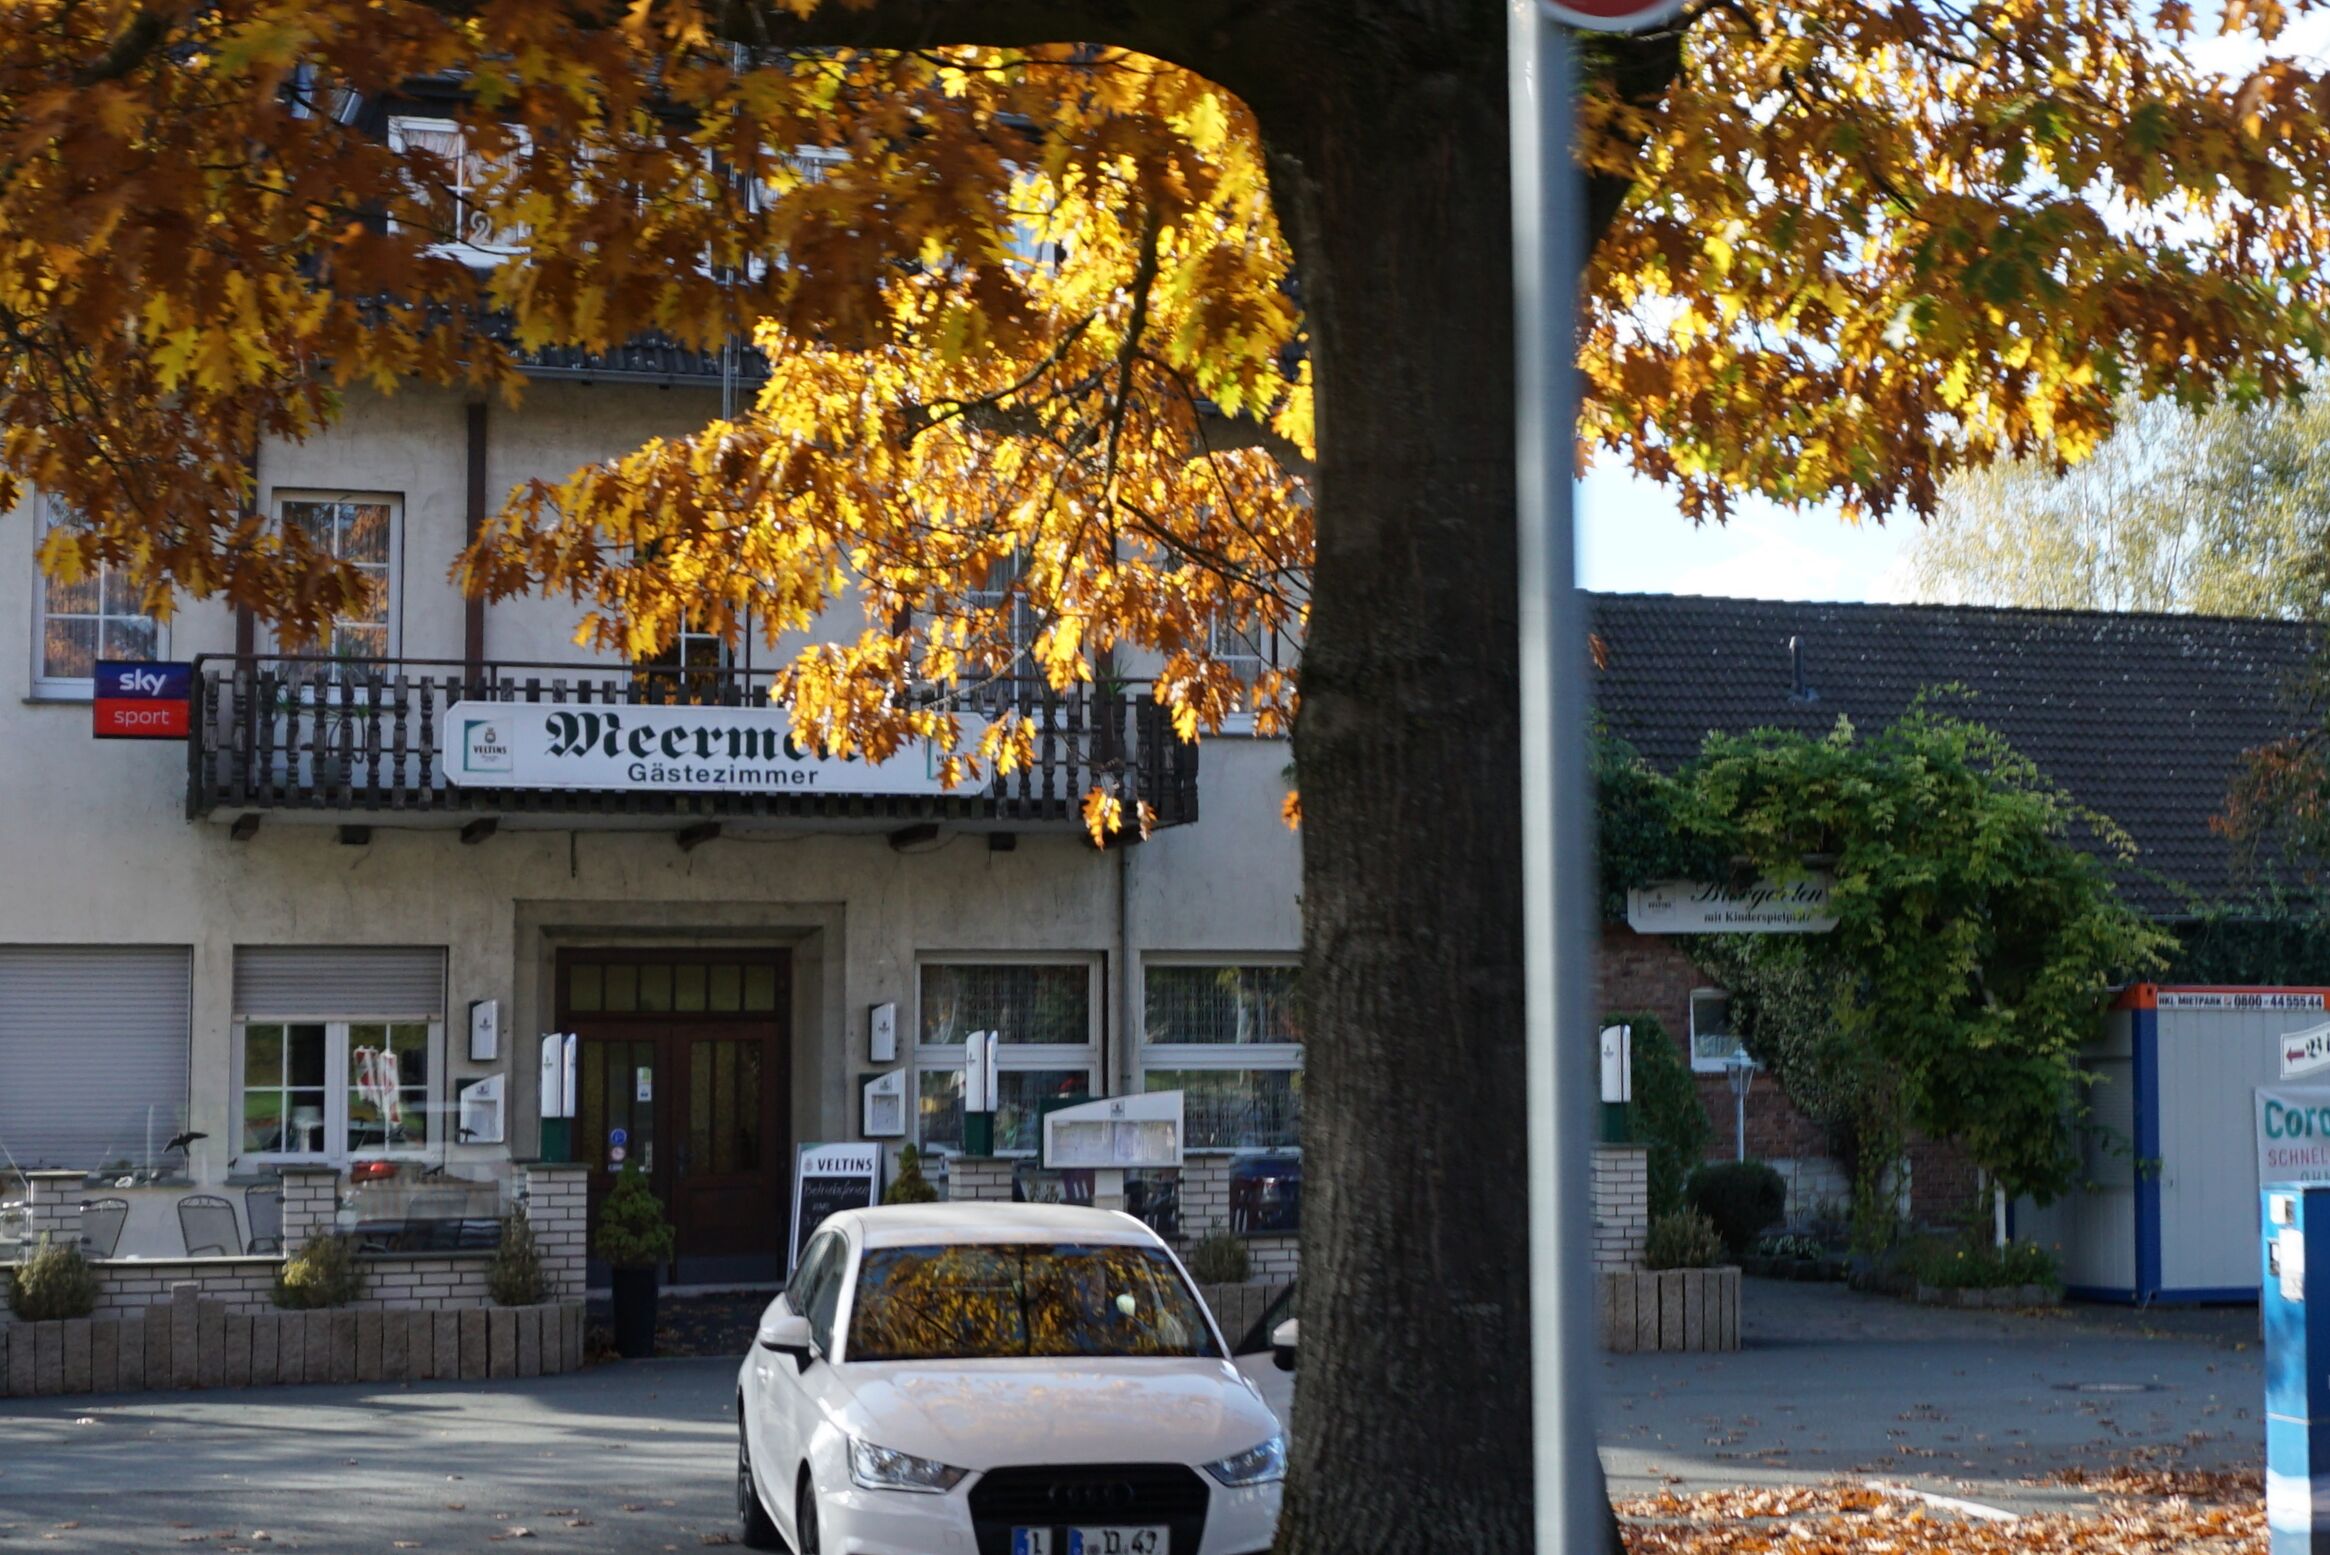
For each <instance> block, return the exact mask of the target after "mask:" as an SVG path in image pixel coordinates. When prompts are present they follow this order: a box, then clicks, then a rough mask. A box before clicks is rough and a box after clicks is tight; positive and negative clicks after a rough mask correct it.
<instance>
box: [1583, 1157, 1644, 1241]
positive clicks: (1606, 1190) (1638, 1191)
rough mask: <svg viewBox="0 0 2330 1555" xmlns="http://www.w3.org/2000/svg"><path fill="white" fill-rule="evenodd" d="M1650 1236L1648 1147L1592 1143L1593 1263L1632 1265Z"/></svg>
mask: <svg viewBox="0 0 2330 1555" xmlns="http://www.w3.org/2000/svg"><path fill="white" fill-rule="evenodd" d="M1649 1239H1650V1151H1649V1150H1648V1149H1646V1148H1645V1147H1643V1146H1641V1145H1596V1146H1595V1147H1594V1267H1595V1269H1597V1270H1603V1269H1632V1268H1636V1267H1638V1266H1639V1265H1640V1264H1641V1263H1642V1248H1643V1244H1644V1243H1645V1242H1647V1241H1648V1240H1649Z"/></svg>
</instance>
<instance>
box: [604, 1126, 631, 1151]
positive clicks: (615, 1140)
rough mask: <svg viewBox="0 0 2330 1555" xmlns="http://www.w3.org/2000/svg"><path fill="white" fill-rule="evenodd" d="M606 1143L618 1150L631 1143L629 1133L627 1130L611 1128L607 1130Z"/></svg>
mask: <svg viewBox="0 0 2330 1555" xmlns="http://www.w3.org/2000/svg"><path fill="white" fill-rule="evenodd" d="M607 1143H608V1144H610V1145H613V1146H614V1147H615V1148H616V1149H618V1150H620V1149H622V1148H623V1147H624V1146H625V1145H627V1144H629V1143H631V1131H630V1130H629V1129H627V1128H611V1129H609V1130H607Z"/></svg>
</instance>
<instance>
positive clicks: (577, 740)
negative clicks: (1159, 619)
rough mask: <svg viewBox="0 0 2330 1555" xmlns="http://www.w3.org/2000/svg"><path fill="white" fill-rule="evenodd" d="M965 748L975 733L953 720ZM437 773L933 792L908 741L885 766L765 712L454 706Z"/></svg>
mask: <svg viewBox="0 0 2330 1555" xmlns="http://www.w3.org/2000/svg"><path fill="white" fill-rule="evenodd" d="M963 726H964V727H963V737H964V743H965V744H966V745H968V744H971V743H973V742H975V741H976V740H977V739H978V737H979V733H980V729H979V726H978V721H977V720H975V719H968V718H966V719H964V720H963ZM445 728H446V732H447V735H448V736H449V738H448V742H447V743H448V745H449V747H450V748H449V749H448V750H447V751H446V753H445V777H446V780H447V781H448V782H451V783H455V784H458V785H460V786H462V787H464V788H583V789H684V790H688V791H691V792H696V793H702V792H707V791H709V792H714V793H738V794H943V793H945V792H946V791H947V788H946V784H945V783H943V782H942V781H940V756H939V754H938V752H937V750H936V748H935V747H934V746H932V745H931V744H930V743H929V742H928V741H920V740H917V741H909V742H908V743H907V744H906V745H905V746H903V747H902V748H901V749H900V750H899V751H898V752H897V754H895V755H893V756H891V757H890V758H889V759H887V760H884V761H868V760H865V759H864V758H862V757H858V756H826V755H822V754H819V753H818V752H816V751H815V750H805V749H803V748H802V747H801V746H799V745H798V744H796V743H795V742H794V740H793V735H792V718H791V716H790V715H789V714H787V713H786V712H785V711H784V710H783V709H781V708H775V707H685V706H676V707H660V706H654V705H646V706H635V705H629V704H619V703H618V704H609V705H606V706H602V707H592V706H587V705H585V706H576V705H574V704H571V703H555V702H456V703H454V704H453V705H452V706H451V707H449V708H447V709H446V710H445Z"/></svg>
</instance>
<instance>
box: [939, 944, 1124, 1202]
mask: <svg viewBox="0 0 2330 1555" xmlns="http://www.w3.org/2000/svg"><path fill="white" fill-rule="evenodd" d="M1101 965H1102V961H1101V956H1100V953H1099V952H1098V951H1081V950H1036V951H995V952H981V951H957V950H948V951H925V952H922V953H920V954H918V955H916V957H915V958H914V1016H913V1018H914V1066H913V1067H914V1073H913V1075H912V1077H911V1078H910V1079H909V1081H908V1085H909V1087H910V1094H909V1097H908V1100H909V1103H910V1105H911V1106H912V1107H913V1109H914V1116H915V1124H914V1128H913V1132H914V1134H915V1143H916V1145H917V1147H918V1148H920V1147H921V1133H922V1129H921V1117H922V1077H923V1075H924V1073H926V1072H929V1073H942V1074H943V1073H946V1072H947V1071H950V1070H951V1071H954V1072H955V1073H958V1074H959V1073H961V1072H962V1069H963V1044H962V1043H960V1042H924V1041H923V1040H922V978H923V973H924V972H925V971H926V970H927V969H928V968H931V967H934V966H1073V967H1078V968H1081V969H1082V970H1083V972H1084V975H1085V1016H1084V1036H1085V1040H1084V1041H1083V1042H1082V1043H1081V1044H1073V1045H1072V1044H1069V1043H1064V1042H998V1043H996V1044H995V1062H996V1067H997V1068H999V1069H1072V1070H1082V1071H1083V1073H1084V1088H1085V1090H1086V1091H1087V1092H1088V1093H1089V1094H1090V1095H1091V1096H1093V1097H1094V1098H1095V1099H1098V1098H1099V1097H1101V1096H1103V1095H1106V1094H1107V1092H1106V1090H1105V1089H1104V1086H1105V1084H1106V1082H1105V1080H1104V1078H1103V1076H1102V1075H1101V1072H1100V1027H1101V1018H1102V1014H1103V1012H1104V1010H1105V1008H1106V1001H1107V988H1106V986H1105V985H1106V979H1104V978H1103V977H1102V976H1101ZM929 1148H933V1149H936V1150H937V1151H938V1152H939V1153H940V1154H941V1155H952V1154H955V1153H956V1152H955V1151H953V1150H952V1149H950V1148H949V1147H948V1146H946V1145H943V1144H941V1145H936V1146H932V1147H929ZM995 1153H996V1155H998V1156H1004V1157H1030V1158H1032V1157H1034V1156H1035V1155H1036V1154H1037V1152H1036V1151H1034V1150H1030V1149H1024V1148H1023V1149H1014V1150H1003V1149H998V1150H997V1151H996V1152H995Z"/></svg>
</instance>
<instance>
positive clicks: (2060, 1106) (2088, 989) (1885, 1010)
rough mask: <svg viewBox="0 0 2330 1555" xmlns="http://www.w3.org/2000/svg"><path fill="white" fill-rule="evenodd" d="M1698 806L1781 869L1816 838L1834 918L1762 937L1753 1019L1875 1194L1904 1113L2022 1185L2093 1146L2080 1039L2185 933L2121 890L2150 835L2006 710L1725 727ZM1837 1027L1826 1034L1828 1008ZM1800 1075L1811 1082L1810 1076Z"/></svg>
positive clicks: (1752, 950)
mask: <svg viewBox="0 0 2330 1555" xmlns="http://www.w3.org/2000/svg"><path fill="white" fill-rule="evenodd" d="M1683 781H1684V782H1686V783H1687V784H1688V785H1689V787H1690V789H1691V791H1692V794H1693V796H1694V801H1695V805H1696V824H1697V825H1699V826H1700V827H1701V828H1702V829H1704V830H1705V831H1706V832H1707V833H1709V834H1710V835H1712V836H1716V837H1720V838H1722V839H1723V840H1724V841H1725V842H1726V843H1727V844H1728V845H1729V846H1731V847H1733V848H1735V849H1736V850H1737V851H1738V852H1740V853H1741V854H1743V855H1744V856H1745V857H1746V858H1748V859H1749V860H1751V861H1752V862H1753V864H1754V866H1755V867H1756V868H1757V869H1758V870H1759V871H1762V872H1767V873H1774V874H1783V875H1784V874H1790V873H1795V872H1799V871H1801V870H1802V869H1804V868H1805V867H1806V863H1807V861H1808V860H1812V859H1819V860H1822V861H1823V862H1824V864H1825V867H1827V868H1828V869H1830V870H1831V872H1832V873H1833V876H1834V880H1835V885H1834V890H1833V892H1832V898H1831V899H1832V901H1833V902H1834V904H1835V910H1836V914H1837V926H1836V928H1835V929H1834V930H1832V931H1831V932H1829V933H1827V934H1821V935H1804V936H1796V937H1791V938H1790V940H1789V942H1788V943H1785V944H1781V943H1776V941H1777V939H1778V937H1773V941H1767V942H1763V943H1758V944H1752V945H1750V946H1748V947H1747V948H1746V949H1745V950H1744V951H1732V952H1730V954H1731V955H1732V956H1734V957H1739V956H1744V957H1746V958H1748V963H1749V966H1750V968H1751V970H1752V972H1755V973H1760V972H1762V971H1763V970H1764V968H1765V967H1766V966H1767V965H1768V967H1769V969H1770V975H1769V976H1768V977H1766V976H1760V975H1750V976H1749V977H1748V979H1747V981H1748V982H1749V984H1750V986H1751V988H1752V989H1754V990H1755V992H1756V993H1757V995H1759V997H1760V998H1761V1000H1762V1002H1761V1004H1760V1006H1758V1005H1755V1004H1753V1003H1751V1009H1750V1024H1751V1025H1752V1026H1753V1027H1754V1028H1755V1030H1756V1036H1755V1040H1756V1041H1757V1043H1758V1044H1759V1045H1760V1046H1762V1047H1763V1048H1764V1049H1765V1051H1767V1052H1770V1053H1771V1054H1772V1055H1773V1056H1774V1057H1775V1058H1776V1059H1777V1060H1778V1061H1779V1063H1780V1064H1781V1065H1782V1066H1784V1067H1785V1068H1787V1069H1788V1070H1790V1071H1792V1073H1793V1076H1794V1082H1795V1083H1796V1084H1802V1085H1804V1086H1805V1090H1806V1094H1807V1095H1808V1096H1809V1097H1811V1098H1812V1101H1813V1105H1814V1106H1815V1108H1816V1109H1818V1110H1820V1111H1825V1112H1827V1113H1828V1114H1829V1116H1830V1117H1832V1118H1847V1119H1849V1120H1850V1121H1851V1122H1852V1123H1853V1124H1854V1126H1855V1127H1856V1128H1858V1129H1860V1130H1862V1131H1863V1133H1862V1137H1861V1138H1860V1140H1859V1162H1858V1165H1859V1173H1858V1175H1859V1178H1860V1187H1859V1190H1858V1191H1859V1193H1860V1195H1861V1196H1862V1197H1864V1198H1865V1199H1867V1200H1868V1201H1869V1203H1868V1206H1867V1207H1868V1208H1870V1209H1871V1210H1874V1209H1875V1207H1876V1201H1875V1196H1876V1195H1877V1194H1878V1192H1879V1190H1880V1187H1881V1183H1882V1177H1883V1173H1884V1172H1885V1170H1886V1169H1887V1168H1889V1167H1890V1165H1891V1163H1892V1161H1893V1159H1894V1158H1895V1156H1896V1155H1897V1154H1898V1142H1899V1141H1898V1135H1897V1134H1894V1135H1892V1136H1891V1137H1886V1132H1887V1131H1888V1130H1891V1129H1894V1128H1896V1127H1905V1128H1910V1129H1915V1130H1917V1131H1918V1132H1921V1133H1923V1134H1926V1135H1928V1136H1930V1137H1933V1138H1937V1139H1950V1140H1955V1141H1956V1142H1957V1143H1958V1144H1960V1145H1961V1146H1962V1147H1963V1148H1964V1149H1965V1151H1966V1153H1967V1154H1968V1156H1969V1157H1971V1158H1972V1160H1973V1161H1974V1163H1975V1164H1976V1165H1977V1166H1980V1167H1982V1168H1983V1169H1984V1170H1986V1171H1987V1172H1988V1173H1989V1174H1990V1175H1991V1176H1992V1177H1993V1178H1994V1179H1995V1180H1996V1181H1997V1182H1998V1183H1999V1184H2000V1185H2001V1186H2002V1187H2004V1188H2005V1189H2006V1191H2007V1192H2009V1193H2010V1194H2017V1195H2021V1194H2030V1195H2035V1196H2037V1197H2039V1198H2041V1199H2044V1198H2047V1197H2049V1196H2051V1195H2053V1194H2055V1193H2057V1192H2060V1191H2062V1190H2063V1189H2064V1188H2065V1187H2066V1186H2068V1184H2069V1183H2070V1182H2071V1181H2072V1177H2073V1173H2074V1171H2075V1169H2076V1165H2077V1154H2076V1150H2075V1143H2076V1138H2075V1120H2076V1117H2077V1115H2078V1113H2079V1110H2080V1108H2081V1105H2082V1097H2081V1094H2080V1089H2079V1082H2078V1074H2077V1070H2076V1067H2075V1063H2074V1060H2075V1058H2076V1056H2077V1054H2078V1051H2079V1048H2080V1046H2081V1044H2083V1043H2084V1042H2085V1041H2087V1040H2088V1039H2089V1038H2090V1037H2091V1036H2092V1035H2093V1034H2094V1030H2095V1021H2096V1017H2097V1014H2098V1012H2099V1011H2100V1010H2101V1008H2102V1006H2103V1001H2104V999H2105V997H2106V994H2107V992H2108V990H2109V989H2110V987H2111V985H2112V984H2113V982H2114V981H2115V980H2117V979H2121V978H2126V977H2129V976H2131V975H2138V974H2142V973H2144V972H2147V971H2150V970H2152V969H2154V968H2155V967H2157V966H2158V965H2159V964H2160V962H2161V959H2162V957H2163V955H2164V953H2165V952H2166V951H2167V950H2168V948H2169V947H2170V946H2171V944H2172V941H2170V939H2169V938H2168V937H2167V936H2166V935H2164V934H2162V933H2161V932H2159V931H2158V930H2156V929H2154V928H2152V927H2150V926H2149V925H2148V924H2147V923H2146V922H2145V921H2144V920H2143V919H2142V918H2141V917H2139V916H2138V915H2137V914H2136V913H2135V912H2134V911H2133V910H2132V909H2131V908H2129V907H2128V906H2127V905H2126V904H2125V903H2124V902H2122V901H2121V900H2120V898H2119V894H2118V891H2117V889H2116V888H2115V886H2114V885H2113V882H2112V880H2111V876H2110V873H2109V868H2108V866H2107V864H2106V862H2105V859H2104V858H2102V857H2099V856H2098V850H2100V851H2101V852H2102V853H2104V854H2106V855H2109V856H2112V857H2118V858H2124V857H2126V856H2127V855H2128V854H2129V853H2130V852H2132V845H2131V844H2130V843H2129V842H2128V840H2127V837H2126V835H2125V833H2123V832H2121V831H2120V830H2119V828H2118V827H2117V826H2115V825H2114V824H2113V823H2112V822H2111V821H2110V820H2109V819H2108V818H2107V817H2105V816H2102V815H2099V814H2097V813H2096V812H2094V811H2092V810H2089V809H2085V808H2083V807H2082V806H2080V805H2079V804H2077V803H2076V802H2075V801H2074V800H2073V799H2072V798H2071V797H2070V796H2069V795H2067V794H2065V793H2064V792H2063V791H2062V790H2061V789H2059V788H2057V787H2056V786H2055V785H2054V784H2053V783H2052V782H2051V781H2050V780H2048V779H2047V777H2046V776H2045V775H2044V774H2043V773H2041V772H2040V771H2039V770H2038V769H2037V768H2036V767H2035V766H2033V765H2032V764H2031V762H2030V761H2029V760H2028V759H2027V758H2025V757H2023V756H2022V755H2020V754H2018V753H2017V752H2016V751H2015V750H2014V749H2013V747H2011V746H2010V745H2008V744H2007V742H2006V741H2005V740H2004V739H2003V738H2001V737H2000V736H1999V735H1998V734H1997V733H1995V732H1994V731H1992V730H1990V729H1988V728H1986V727H1984V726H1983V725H1981V724H1978V723H1974V722H1971V721H1968V720H1966V719H1962V718H1957V717H1952V716H1948V715H1945V714H1943V713H1940V712H1937V711H1935V710H1934V709H1933V708H1932V707H1931V706H1930V705H1929V704H1928V702H1927V701H1925V700H1924V699H1921V700H1920V702H1919V704H1918V705H1917V706H1915V707H1914V708H1912V709H1911V710H1910V711H1909V712H1908V713H1906V714H1904V715H1903V716H1902V717H1901V718H1899V719H1897V720H1895V721H1894V722H1893V723H1892V724H1890V725H1888V726H1887V727H1886V728H1884V729H1883V730H1880V731H1879V732H1877V733H1876V734H1874V735H1871V736H1869V737H1866V738H1864V737H1862V736H1861V735H1860V734H1859V733H1858V732H1857V731H1855V730H1854V728H1853V727H1852V725H1851V724H1850V723H1849V722H1848V721H1846V720H1844V719H1841V718H1840V719H1839V720H1838V721H1837V726H1836V728H1835V730H1834V731H1833V732H1832V733H1830V734H1829V735H1827V736H1826V737H1824V738H1821V739H1808V738H1806V737H1804V736H1802V735H1796V734H1783V733H1779V732H1776V731H1764V732H1761V733H1756V734H1749V735H1742V736H1729V735H1716V736H1711V737H1710V738H1709V739H1708V741H1707V744H1706V746H1705V747H1704V749H1703V750H1702V752H1701V754H1700V756H1699V759H1698V761H1697V762H1696V763H1695V764H1694V766H1693V767H1692V769H1691V770H1690V771H1689V772H1688V773H1687V774H1685V776H1684V779H1683ZM1823 1006H1826V1007H1827V1008H1828V1010H1829V1012H1830V1019H1829V1022H1828V1024H1829V1027H1830V1033H1829V1034H1827V1035H1820V1034H1816V1033H1814V1032H1812V1031H1810V1030H1808V1028H1812V1027H1816V1026H1817V1025H1818V1024H1819V1023H1820V1020H1821V1011H1822V1008H1823ZM1792 1094H1793V1087H1792Z"/></svg>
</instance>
